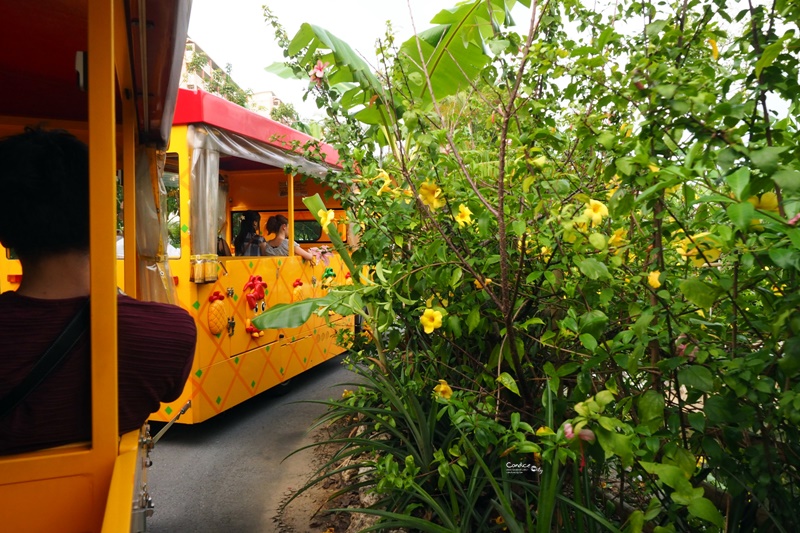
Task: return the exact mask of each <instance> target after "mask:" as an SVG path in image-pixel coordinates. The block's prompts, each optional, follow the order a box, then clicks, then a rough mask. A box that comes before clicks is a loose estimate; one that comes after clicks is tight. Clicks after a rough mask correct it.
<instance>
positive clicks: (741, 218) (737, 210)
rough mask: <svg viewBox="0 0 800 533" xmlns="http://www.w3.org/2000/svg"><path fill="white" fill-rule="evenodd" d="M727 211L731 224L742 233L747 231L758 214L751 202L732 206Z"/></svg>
mask: <svg viewBox="0 0 800 533" xmlns="http://www.w3.org/2000/svg"><path fill="white" fill-rule="evenodd" d="M726 211H727V213H728V218H730V219H731V222H733V223H734V224H735V225H736V227H737V228H739V229H740V230H741V231H747V229H748V228H749V227H750V222H751V221H752V220H753V218H754V217H755V213H756V210H755V207H753V204H751V203H750V202H739V203H738V204H731V205H729V206H728V208H727V210H726Z"/></svg>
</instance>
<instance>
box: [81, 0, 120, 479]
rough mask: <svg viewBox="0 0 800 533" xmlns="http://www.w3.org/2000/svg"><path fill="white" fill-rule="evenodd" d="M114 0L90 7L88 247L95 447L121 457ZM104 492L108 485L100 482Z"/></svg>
mask: <svg viewBox="0 0 800 533" xmlns="http://www.w3.org/2000/svg"><path fill="white" fill-rule="evenodd" d="M114 44H115V43H114V0H92V2H90V6H89V90H88V92H89V209H90V214H89V217H90V218H89V221H90V231H89V247H90V251H91V262H90V273H91V282H90V290H91V308H92V321H91V340H92V447H93V448H94V450H95V451H96V452H97V453H98V454H99V457H98V460H100V461H102V463H103V464H106V462H107V464H108V480H106V481H108V482H110V479H111V471H112V468H113V464H114V458H115V457H116V455H117V441H118V430H117V427H118V423H117V280H116V277H117V276H116V231H115V227H116V183H115V180H114V176H115V175H116V168H117V160H116V114H115V112H114V107H115V77H114ZM100 489H101V490H102V491H103V492H104V494H105V491H107V490H108V484H107V483H106V484H104V485H101V487H100Z"/></svg>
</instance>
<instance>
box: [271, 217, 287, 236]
mask: <svg viewBox="0 0 800 533" xmlns="http://www.w3.org/2000/svg"><path fill="white" fill-rule="evenodd" d="M288 223H289V219H287V218H286V217H285V216H283V215H273V216H271V217H269V218H268V219H267V232H268V233H274V234H276V235H277V234H278V232H279V231H280V230H281V226H283V225H284V224H288Z"/></svg>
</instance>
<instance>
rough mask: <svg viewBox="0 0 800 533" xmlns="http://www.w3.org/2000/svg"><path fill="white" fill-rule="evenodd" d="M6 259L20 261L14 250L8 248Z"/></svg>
mask: <svg viewBox="0 0 800 533" xmlns="http://www.w3.org/2000/svg"><path fill="white" fill-rule="evenodd" d="M6 259H19V258H18V257H17V252H15V251H14V249H13V248H6Z"/></svg>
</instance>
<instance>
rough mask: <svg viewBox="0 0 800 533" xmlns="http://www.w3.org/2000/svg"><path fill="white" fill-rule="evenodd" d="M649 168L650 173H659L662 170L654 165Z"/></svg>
mask: <svg viewBox="0 0 800 533" xmlns="http://www.w3.org/2000/svg"><path fill="white" fill-rule="evenodd" d="M647 168H649V169H650V172H653V173H655V172H658V171H659V170H661V169H660V168H658V167H657V166H656V165H654V164H652V163H650V164H649V165H647Z"/></svg>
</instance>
